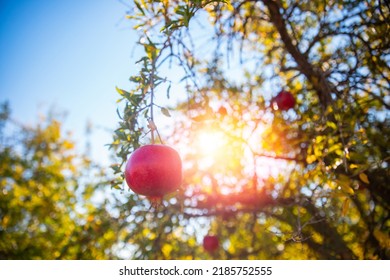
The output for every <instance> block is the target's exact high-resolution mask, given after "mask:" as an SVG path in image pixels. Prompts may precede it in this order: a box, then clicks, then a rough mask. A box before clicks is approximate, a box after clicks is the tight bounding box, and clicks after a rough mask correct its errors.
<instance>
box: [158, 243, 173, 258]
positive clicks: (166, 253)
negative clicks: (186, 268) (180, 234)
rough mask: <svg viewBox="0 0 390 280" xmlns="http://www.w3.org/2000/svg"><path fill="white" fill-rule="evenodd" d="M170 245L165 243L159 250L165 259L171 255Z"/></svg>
mask: <svg viewBox="0 0 390 280" xmlns="http://www.w3.org/2000/svg"><path fill="white" fill-rule="evenodd" d="M172 249H173V247H172V245H171V244H167V243H165V244H164V245H163V246H162V248H161V251H162V253H163V254H164V257H165V258H169V256H170V255H171V252H172Z"/></svg>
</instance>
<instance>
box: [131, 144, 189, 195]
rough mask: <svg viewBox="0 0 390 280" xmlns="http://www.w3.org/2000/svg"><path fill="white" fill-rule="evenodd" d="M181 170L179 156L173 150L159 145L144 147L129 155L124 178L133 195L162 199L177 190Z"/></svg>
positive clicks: (180, 179) (180, 178)
mask: <svg viewBox="0 0 390 280" xmlns="http://www.w3.org/2000/svg"><path fill="white" fill-rule="evenodd" d="M181 168H182V167H181V159H180V156H179V154H178V153H177V152H176V150H174V149H173V148H171V147H169V146H166V145H159V144H152V145H145V146H142V147H140V148H138V149H136V150H135V151H134V152H133V153H132V154H131V156H130V158H129V160H128V162H127V164H126V170H125V178H126V182H127V185H128V186H129V187H130V189H132V190H133V191H134V192H135V193H137V194H140V195H145V196H147V197H150V198H162V197H163V196H164V195H166V194H168V193H171V192H174V191H176V190H177V189H178V188H179V186H180V184H181V181H182V169H181Z"/></svg>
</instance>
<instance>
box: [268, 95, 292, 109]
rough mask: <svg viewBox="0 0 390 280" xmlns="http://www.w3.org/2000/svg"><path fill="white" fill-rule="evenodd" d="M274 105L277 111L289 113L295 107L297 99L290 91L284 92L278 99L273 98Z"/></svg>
mask: <svg viewBox="0 0 390 280" xmlns="http://www.w3.org/2000/svg"><path fill="white" fill-rule="evenodd" d="M272 103H273V104H274V108H275V109H277V110H282V111H287V110H289V109H291V108H294V106H295V98H294V96H293V95H292V94H291V92H289V91H285V90H282V91H281V92H279V93H278V95H277V96H276V97H274V98H273V100H272Z"/></svg>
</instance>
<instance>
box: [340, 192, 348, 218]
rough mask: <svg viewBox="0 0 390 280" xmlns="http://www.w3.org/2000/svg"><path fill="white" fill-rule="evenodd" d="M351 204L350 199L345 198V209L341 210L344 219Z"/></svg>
mask: <svg viewBox="0 0 390 280" xmlns="http://www.w3.org/2000/svg"><path fill="white" fill-rule="evenodd" d="M349 203H350V201H349V198H348V197H347V198H345V200H344V202H343V207H342V209H341V216H342V217H344V216H345V215H346V214H347V212H348V210H349Z"/></svg>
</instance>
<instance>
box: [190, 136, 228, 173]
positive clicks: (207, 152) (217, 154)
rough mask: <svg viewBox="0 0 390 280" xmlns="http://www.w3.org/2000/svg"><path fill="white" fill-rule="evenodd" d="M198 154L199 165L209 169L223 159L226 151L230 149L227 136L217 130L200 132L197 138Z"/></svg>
mask: <svg viewBox="0 0 390 280" xmlns="http://www.w3.org/2000/svg"><path fill="white" fill-rule="evenodd" d="M195 141H196V148H197V152H198V164H199V167H200V168H202V169H207V168H209V167H210V166H212V165H213V164H215V163H217V162H219V161H221V160H222V159H223V157H224V156H223V155H224V151H225V150H226V149H228V137H227V135H226V134H225V133H224V132H222V131H219V130H216V129H205V130H200V131H198V133H197V135H196V138H195Z"/></svg>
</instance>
